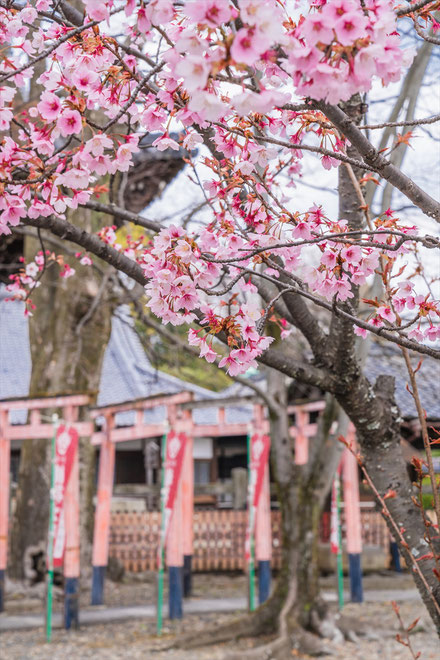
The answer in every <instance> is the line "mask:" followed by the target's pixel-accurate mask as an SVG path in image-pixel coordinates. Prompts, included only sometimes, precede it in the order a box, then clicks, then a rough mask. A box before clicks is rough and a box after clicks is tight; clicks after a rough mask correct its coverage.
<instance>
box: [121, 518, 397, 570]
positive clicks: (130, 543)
mask: <svg viewBox="0 0 440 660" xmlns="http://www.w3.org/2000/svg"><path fill="white" fill-rule="evenodd" d="M361 519H362V536H363V543H364V544H365V545H376V546H381V547H383V548H384V549H385V550H386V551H387V549H388V542H389V534H388V532H387V529H386V524H385V522H384V520H383V519H382V517H381V516H380V514H379V513H377V512H375V511H371V510H370V511H368V510H363V511H362V512H361ZM280 520H281V518H280V512H279V511H272V545H273V558H272V566H273V568H279V567H280V561H281V547H280V539H281V534H280ZM159 531H160V513H159V512H157V511H149V512H141V513H125V512H116V513H112V516H111V527H110V549H109V550H110V552H109V554H110V556H112V557H115V558H117V559H118V560H119V561H120V562H121V563H122V564H123V566H124V568H125V569H126V570H128V571H133V572H136V573H138V572H141V571H153V570H155V569H156V566H157V563H156V553H157V546H158V538H159ZM342 531H343V535H344V532H345V526H344V520H343V519H342ZM329 532H330V525H329V514H324V515H323V517H322V521H321V540H322V541H323V542H328V540H329ZM245 534H246V511H234V510H219V511H195V513H194V554H193V569H194V571H235V570H240V571H242V570H244V569H245V565H244V541H245Z"/></svg>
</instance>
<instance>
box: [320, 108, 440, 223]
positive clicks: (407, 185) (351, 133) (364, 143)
mask: <svg viewBox="0 0 440 660" xmlns="http://www.w3.org/2000/svg"><path fill="white" fill-rule="evenodd" d="M316 107H317V108H319V109H320V110H322V112H324V114H325V115H326V116H327V117H328V119H330V121H331V122H332V123H333V125H334V126H336V128H338V129H339V130H340V131H341V133H342V134H343V135H344V136H345V137H346V138H348V139H349V140H350V142H351V144H352V145H353V146H354V147H356V149H357V151H358V152H359V153H360V155H361V156H362V158H363V159H364V161H365V162H366V163H367V164H368V165H369V166H370V167H371V169H372V170H374V171H376V172H378V174H380V175H381V176H382V177H383V178H384V179H386V180H387V181H389V182H390V183H391V184H392V185H393V186H394V187H395V188H397V189H398V190H400V192H401V193H403V194H404V195H405V197H408V199H410V200H411V201H412V202H413V203H414V204H415V205H416V206H417V207H418V208H419V209H421V210H422V211H423V213H425V214H426V215H427V216H429V217H431V218H434V220H436V221H437V222H439V223H440V203H439V202H437V201H436V200H435V199H433V198H432V197H431V196H430V195H428V193H426V192H425V191H424V190H422V189H421V188H420V187H419V186H418V185H417V184H416V183H414V181H412V179H410V178H409V177H408V176H406V174H403V172H401V171H400V170H399V169H398V168H397V167H395V166H394V165H392V164H391V163H390V162H389V161H388V160H387V159H386V158H384V156H382V155H381V154H380V153H379V152H378V151H377V150H376V149H375V148H374V146H373V145H372V144H371V142H370V141H369V140H368V139H367V138H366V137H365V135H364V134H363V133H362V131H361V130H360V129H359V128H358V127H357V126H356V125H355V124H354V122H353V121H352V120H351V119H350V117H348V116H347V115H346V114H345V112H343V110H341V109H340V108H338V107H337V106H334V105H330V104H328V103H325V102H324V101H319V102H318V103H316Z"/></svg>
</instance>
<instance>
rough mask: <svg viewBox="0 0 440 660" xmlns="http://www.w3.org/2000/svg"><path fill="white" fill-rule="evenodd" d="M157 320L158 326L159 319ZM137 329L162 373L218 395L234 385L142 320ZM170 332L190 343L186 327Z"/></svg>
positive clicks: (155, 364) (223, 374)
mask: <svg viewBox="0 0 440 660" xmlns="http://www.w3.org/2000/svg"><path fill="white" fill-rule="evenodd" d="M146 311H147V310H146ZM154 320H155V321H156V323H157V321H158V320H157V319H156V317H154ZM135 328H136V332H137V333H138V335H139V337H140V339H141V341H142V344H143V346H144V349H145V351H146V353H147V356H148V359H149V360H150V362H151V363H152V365H153V366H154V367H156V368H157V369H160V371H163V372H165V373H167V374H170V375H171V376H176V377H177V378H181V379H182V380H185V381H187V382H189V383H192V384H193V385H199V386H200V387H205V388H206V389H208V390H213V391H214V392H219V391H220V390H223V389H224V388H225V387H229V385H232V383H233V382H234V381H233V380H232V379H231V378H229V376H227V375H226V374H225V372H224V371H222V370H221V369H218V367H216V366H215V365H210V364H208V363H207V362H206V361H205V360H203V359H201V358H198V357H196V356H192V355H190V354H189V353H187V352H186V351H184V350H183V348H181V347H180V346H176V345H175V344H173V343H172V342H171V341H168V340H167V339H165V338H163V337H162V336H161V335H159V334H158V333H157V332H155V331H154V330H153V329H152V328H149V327H147V326H146V325H145V324H144V323H142V321H140V320H136V321H135ZM167 330H168V332H171V333H172V334H173V335H175V336H176V339H178V340H180V341H182V342H186V341H187V333H188V328H187V327H186V326H176V327H173V326H170V325H168V326H167Z"/></svg>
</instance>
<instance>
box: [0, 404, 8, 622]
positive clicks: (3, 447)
mask: <svg viewBox="0 0 440 660" xmlns="http://www.w3.org/2000/svg"><path fill="white" fill-rule="evenodd" d="M8 414H9V413H8V411H7V410H0V612H3V610H4V607H5V573H6V566H7V559H8V527H9V469H10V454H11V447H10V445H11V442H10V440H9V438H8V432H7V429H8Z"/></svg>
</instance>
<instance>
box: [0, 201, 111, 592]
mask: <svg viewBox="0 0 440 660" xmlns="http://www.w3.org/2000/svg"><path fill="white" fill-rule="evenodd" d="M71 220H73V221H74V222H75V224H77V225H81V226H83V227H84V228H85V229H89V230H91V229H93V227H92V225H94V224H97V219H95V221H94V219H93V216H92V214H91V213H90V212H89V211H86V210H78V211H75V213H74V218H71ZM42 240H43V243H44V236H42ZM47 247H49V244H48V245H47V246H46V245H45V248H47ZM50 247H52V246H50ZM40 249H41V245H40V244H39V242H38V241H36V240H35V239H29V240H27V241H26V246H25V256H26V258H27V259H32V258H33V256H34V255H35V253H36V252H37V251H39V250H40ZM73 266H74V268H75V270H76V273H75V275H74V276H73V277H72V278H69V279H64V278H60V276H59V272H58V271H59V268H58V266H57V265H51V266H50V267H49V268H48V270H47V271H46V273H45V274H44V276H43V279H42V285H41V287H39V288H38V289H37V290H36V291H35V292H34V293H33V294H32V300H33V302H34V303H35V305H36V309H35V310H34V312H33V316H31V317H30V323H29V329H30V344H31V356H32V376H31V382H30V388H29V396H31V397H37V396H49V395H59V394H85V393H87V394H89V395H90V396H91V401H92V402H93V401H94V400H95V399H96V396H97V392H98V387H99V380H100V374H101V365H102V360H103V357H104V352H105V348H106V346H107V343H108V340H109V337H110V328H111V315H112V305H111V303H110V302H109V297H108V294H107V293H106V292H105V290H104V286H102V287H101V285H103V277H102V274H101V273H99V272H97V270H96V269H95V268H92V267H90V266H87V267H86V266H81V265H79V263H78V262H75V263H73ZM104 284H105V282H104ZM97 296H98V297H100V298H101V300H100V304H99V306H98V305H96V311H95V312H94V313H93V310H94V301H95V302H96V297H97ZM49 447H50V442H49V441H48V440H26V441H24V442H23V445H22V450H21V458H20V472H19V483H18V491H17V505H16V511H15V516H14V520H13V526H12V534H11V562H10V572H11V576H12V577H14V578H17V579H22V578H24V577H26V573H28V571H26V570H25V558H26V557H28V555H29V549H31V552H32V548H35V551H36V549H37V548H41V551H42V552H43V553H44V552H45V548H46V539H47V528H48V517H49V467H50V451H49ZM79 460H80V498H81V502H80V512H81V523H80V524H81V548H82V552H81V555H82V560H84V558H85V557H87V554H88V553H89V547H90V540H91V533H92V529H93V508H92V497H93V490H94V448H93V447H92V446H91V444H90V438H80V444H79ZM27 577H30V576H29V574H28V575H27Z"/></svg>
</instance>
